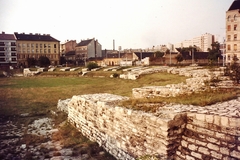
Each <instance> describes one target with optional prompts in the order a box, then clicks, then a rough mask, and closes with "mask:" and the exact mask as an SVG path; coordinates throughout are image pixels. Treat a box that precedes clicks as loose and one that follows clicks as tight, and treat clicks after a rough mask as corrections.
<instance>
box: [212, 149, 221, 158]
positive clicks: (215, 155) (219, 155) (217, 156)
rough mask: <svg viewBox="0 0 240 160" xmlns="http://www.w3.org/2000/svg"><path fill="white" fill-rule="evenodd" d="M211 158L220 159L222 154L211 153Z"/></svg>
mask: <svg viewBox="0 0 240 160" xmlns="http://www.w3.org/2000/svg"><path fill="white" fill-rule="evenodd" d="M211 156H212V157H214V158H217V159H219V160H221V159H222V154H219V153H218V152H215V151H211Z"/></svg>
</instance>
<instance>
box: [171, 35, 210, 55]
mask: <svg viewBox="0 0 240 160" xmlns="http://www.w3.org/2000/svg"><path fill="white" fill-rule="evenodd" d="M214 41H215V38H214V35H212V34H210V33H206V34H203V35H201V36H198V37H195V38H193V39H191V40H185V41H183V42H181V43H177V44H175V48H183V47H184V48H187V47H190V46H196V47H197V48H199V50H200V51H202V52H208V48H212V44H213V42H214Z"/></svg>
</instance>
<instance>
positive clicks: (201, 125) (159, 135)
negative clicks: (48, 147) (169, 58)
mask: <svg viewBox="0 0 240 160" xmlns="http://www.w3.org/2000/svg"><path fill="white" fill-rule="evenodd" d="M168 71H171V72H170V73H176V74H183V73H184V72H183V71H182V70H178V69H173V68H169V69H168ZM201 73H204V74H205V75H211V76H216V75H221V73H222V72H221V71H218V72H216V73H214V74H212V73H211V74H208V71H207V70H205V71H203V72H201ZM187 74H188V75H189V77H192V78H197V77H198V76H197V75H200V71H199V72H198V71H194V72H191V73H190V71H188V73H187ZM203 77H207V78H211V77H209V76H203ZM201 78H202V77H201ZM223 79H224V78H223ZM198 83H200V82H198ZM133 92H134V91H133ZM141 95H144V96H149V94H145V93H144V90H142V94H141ZM142 97H143V96H142ZM127 99H129V98H128V97H122V96H118V95H112V94H107V93H103V94H89V95H79V96H73V97H72V98H71V99H67V100H63V101H62V100H59V102H58V109H60V110H63V111H65V112H67V114H68V121H69V122H70V123H71V124H72V125H74V126H75V127H76V128H77V129H78V130H79V131H80V132H82V134H83V135H85V136H86V137H88V138H89V139H90V140H92V141H94V142H97V143H98V144H99V145H100V146H102V147H103V148H105V149H106V151H107V152H109V153H110V154H112V155H113V156H114V157H116V159H120V160H133V159H137V158H140V157H143V156H145V155H153V156H155V157H158V159H177V160H178V159H179V160H185V159H190V160H199V159H217V160H229V159H240V147H239V146H240V128H239V126H240V123H239V122H240V108H239V107H240V98H238V99H235V100H230V101H227V102H223V103H217V104H214V105H209V106H205V107H201V106H193V105H181V104H166V105H164V106H162V105H160V104H159V108H158V110H157V111H156V112H154V113H145V112H143V111H135V110H132V109H127V108H124V107H121V106H119V105H118V102H119V101H124V100H127ZM149 105H151V104H149ZM154 105H158V104H154Z"/></svg>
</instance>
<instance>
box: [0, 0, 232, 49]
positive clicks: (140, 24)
mask: <svg viewBox="0 0 240 160" xmlns="http://www.w3.org/2000/svg"><path fill="white" fill-rule="evenodd" d="M233 1H234V0H0V32H2V31H3V32H5V33H9V34H12V33H14V32H18V33H23V32H24V33H26V34H28V33H40V34H50V35H51V36H52V37H54V38H56V39H58V40H59V41H61V43H63V42H65V41H66V40H77V42H80V41H81V40H86V39H91V38H95V39H97V40H98V41H99V43H100V44H101V45H102V49H113V40H114V41H115V49H118V48H119V46H121V47H122V49H130V48H132V49H138V48H151V47H152V46H157V45H168V44H169V43H171V44H175V43H180V42H182V41H184V40H189V39H192V38H194V37H198V36H200V35H202V34H205V33H210V34H213V35H215V36H216V38H217V40H218V41H219V42H221V41H223V37H225V28H226V27H225V26H226V25H225V19H226V11H227V10H228V9H229V7H230V6H231V4H232V2H233Z"/></svg>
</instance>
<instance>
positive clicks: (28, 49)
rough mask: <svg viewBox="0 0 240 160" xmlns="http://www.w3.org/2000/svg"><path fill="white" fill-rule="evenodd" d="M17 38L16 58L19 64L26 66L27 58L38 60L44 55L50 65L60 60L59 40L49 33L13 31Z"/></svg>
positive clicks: (56, 63)
mask: <svg viewBox="0 0 240 160" xmlns="http://www.w3.org/2000/svg"><path fill="white" fill-rule="evenodd" d="M14 34H15V36H16V39H17V55H18V56H17V58H18V63H19V65H20V66H28V65H29V64H28V58H34V59H35V60H38V59H39V57H41V56H45V57H48V58H49V60H50V63H51V65H58V64H59V61H60V41H58V40H57V39H55V38H53V37H51V36H50V35H49V34H43V35H41V34H32V33H30V34H25V33H20V34H19V33H17V32H15V33H14Z"/></svg>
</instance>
